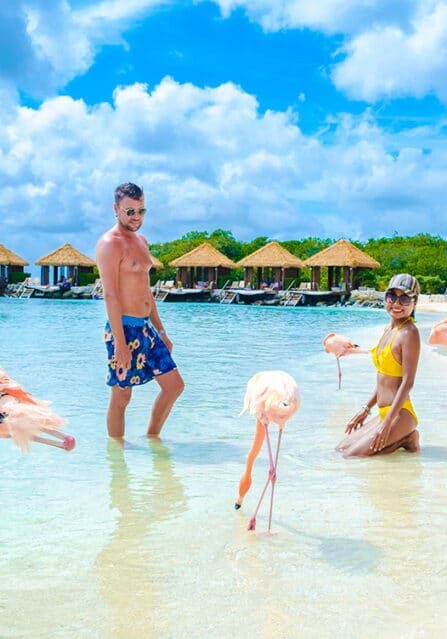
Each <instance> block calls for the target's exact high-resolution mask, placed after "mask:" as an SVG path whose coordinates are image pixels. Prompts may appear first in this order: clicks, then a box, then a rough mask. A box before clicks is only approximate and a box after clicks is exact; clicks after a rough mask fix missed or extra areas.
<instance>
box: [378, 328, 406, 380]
mask: <svg viewBox="0 0 447 639" xmlns="http://www.w3.org/2000/svg"><path fill="white" fill-rule="evenodd" d="M408 321H413V318H412V317H408V318H407V319H406V320H405V321H404V322H402V324H401V325H400V326H398V327H397V328H395V329H393V335H392V336H391V339H390V341H389V342H388V344H386V345H385V346H384V347H383V348H382V350H381V351H380V353H379V354H377V349H378V348H379V346H380V343H381V341H382V339H383V335H382V337H381V338H380V339H379V342H378V343H377V344H376V346H374V348H372V349H371V357H372V361H373V364H374V366H375V367H376V368H377V372H378V373H380V374H381V375H389V376H390V377H402V375H403V370H404V369H403V366H402V364H401V363H400V362H398V361H397V359H396V358H395V356H394V353H393V350H392V346H393V342H394V340H395V338H396V335H397V333H398V332H399V331H400V329H401V328H402V326H403V325H404V324H406V322H408ZM385 330H386V329H385Z"/></svg>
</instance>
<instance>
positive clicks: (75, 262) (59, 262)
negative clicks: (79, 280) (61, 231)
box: [36, 242, 96, 266]
mask: <svg viewBox="0 0 447 639" xmlns="http://www.w3.org/2000/svg"><path fill="white" fill-rule="evenodd" d="M36 264H39V265H40V266H96V264H95V262H94V261H93V260H92V259H90V258H89V257H88V256H87V255H84V253H81V252H80V251H78V250H77V249H75V248H74V247H73V246H72V245H71V244H68V242H67V243H66V244H64V245H63V246H61V247H60V248H58V249H56V250H55V251H52V252H51V253H48V255H44V256H43V257H41V258H39V259H38V260H37V261H36Z"/></svg>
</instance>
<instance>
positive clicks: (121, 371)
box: [113, 343, 132, 382]
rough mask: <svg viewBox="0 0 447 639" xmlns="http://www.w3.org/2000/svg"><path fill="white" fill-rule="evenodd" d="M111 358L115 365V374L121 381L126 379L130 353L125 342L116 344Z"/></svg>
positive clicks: (129, 364) (130, 357)
mask: <svg viewBox="0 0 447 639" xmlns="http://www.w3.org/2000/svg"><path fill="white" fill-rule="evenodd" d="M113 360H114V362H115V367H116V376H117V378H118V379H119V380H120V382H122V381H123V380H125V379H126V375H127V371H128V370H129V368H130V366H131V364H132V353H131V350H130V348H129V346H128V345H127V344H116V343H115V353H114V355H113Z"/></svg>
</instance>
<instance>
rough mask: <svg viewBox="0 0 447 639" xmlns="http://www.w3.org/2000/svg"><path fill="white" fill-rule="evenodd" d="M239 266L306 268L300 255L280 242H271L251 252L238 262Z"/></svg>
mask: <svg viewBox="0 0 447 639" xmlns="http://www.w3.org/2000/svg"><path fill="white" fill-rule="evenodd" d="M237 265H238V266H252V267H260V266H265V267H270V268H271V267H278V266H279V267H282V268H304V266H305V264H304V262H303V261H302V260H300V258H299V257H297V256H296V255H293V253H291V252H290V251H288V250H287V249H285V248H284V246H281V244H279V242H269V244H266V245H265V246H262V247H261V248H260V249H258V250H257V251H255V252H254V253H250V255H247V257H244V258H243V259H242V260H240V261H239V262H238V263H237Z"/></svg>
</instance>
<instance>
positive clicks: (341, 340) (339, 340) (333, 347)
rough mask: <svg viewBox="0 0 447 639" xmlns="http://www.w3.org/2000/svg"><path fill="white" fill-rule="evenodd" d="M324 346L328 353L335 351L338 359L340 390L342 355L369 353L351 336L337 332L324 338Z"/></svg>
mask: <svg viewBox="0 0 447 639" xmlns="http://www.w3.org/2000/svg"><path fill="white" fill-rule="evenodd" d="M323 346H324V350H325V351H326V353H333V354H334V355H335V359H336V361H337V368H338V390H340V389H341V367H340V357H345V356H346V355H355V354H359V353H367V352H368V351H365V350H363V349H361V348H360V346H359V345H358V344H354V342H353V341H352V340H351V339H349V337H345V336H344V335H338V334H337V333H329V334H328V335H326V337H325V338H324V340H323Z"/></svg>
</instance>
